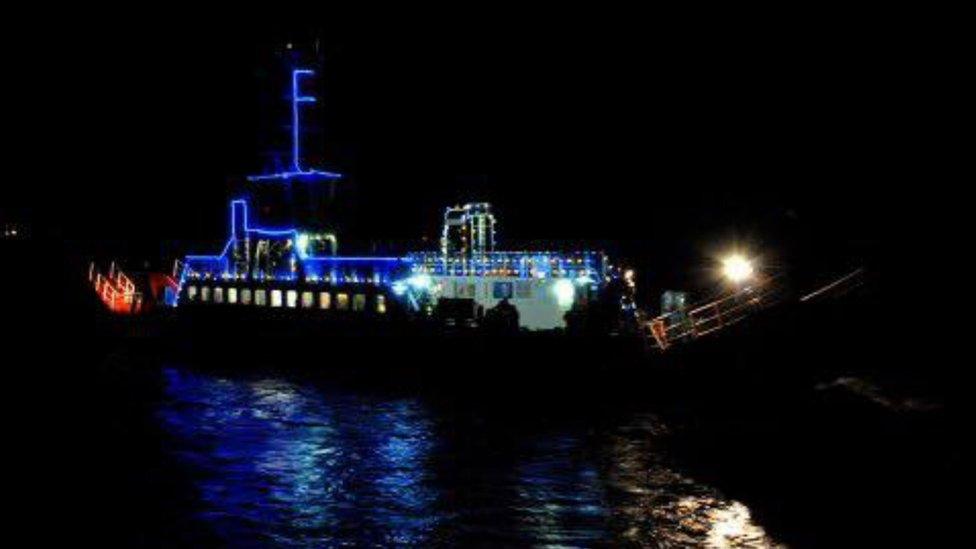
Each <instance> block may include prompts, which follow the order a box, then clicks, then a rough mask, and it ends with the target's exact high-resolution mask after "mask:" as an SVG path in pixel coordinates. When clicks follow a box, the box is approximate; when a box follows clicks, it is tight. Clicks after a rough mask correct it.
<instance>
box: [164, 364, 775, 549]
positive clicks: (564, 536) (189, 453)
mask: <svg viewBox="0 0 976 549" xmlns="http://www.w3.org/2000/svg"><path fill="white" fill-rule="evenodd" d="M164 374H165V388H164V395H165V398H164V400H163V402H162V404H161V406H160V408H159V410H158V413H157V416H158V419H159V420H160V422H161V424H162V426H163V428H164V431H165V432H166V433H168V435H169V440H167V451H169V452H172V453H174V454H175V455H176V456H177V457H178V458H179V461H180V462H181V463H183V464H184V465H185V468H186V470H187V471H188V475H189V476H190V477H191V481H192V483H193V485H194V486H195V487H196V490H197V492H198V493H199V501H200V505H199V509H198V510H196V511H195V512H196V513H197V516H198V519H200V522H202V523H203V524H205V525H206V527H207V528H208V529H210V530H212V531H213V532H215V533H216V534H217V535H218V536H219V537H221V538H223V539H225V540H227V541H228V542H233V544H234V545H240V544H241V543H242V542H243V543H245V544H246V543H257V544H274V545H279V546H309V545H316V546H321V545H325V546H332V545H346V544H352V545H378V546H389V545H414V546H430V545H453V544H458V543H464V542H468V541H479V540H482V539H483V538H484V539H489V540H495V541H497V542H499V543H502V544H516V545H535V546H551V547H562V546H593V545H602V544H606V543H608V542H619V543H627V544H633V545H639V546H663V547H683V546H703V547H718V548H721V547H773V546H775V543H774V542H773V540H771V539H770V538H769V537H768V536H767V535H766V533H765V532H764V531H763V530H762V528H761V527H759V526H758V525H756V524H755V523H754V522H753V521H752V519H751V517H750V513H749V509H748V508H747V507H746V506H745V505H743V504H742V503H739V502H736V501H731V500H728V499H725V498H723V497H722V496H721V494H719V493H718V492H717V491H716V490H715V489H713V488H711V487H709V486H706V485H702V484H700V483H697V482H695V481H694V480H692V479H690V478H687V477H685V476H683V475H681V474H680V473H678V472H676V471H674V470H673V469H672V468H670V467H669V466H668V465H667V464H666V463H665V459H664V456H665V455H666V454H665V452H664V450H663V448H661V447H659V446H660V444H659V441H660V440H661V439H662V435H663V434H665V433H664V431H665V429H664V426H663V425H662V424H661V422H660V420H658V419H657V418H656V417H654V416H652V415H647V416H636V417H630V418H629V419H628V420H627V421H625V422H623V423H621V424H619V425H613V426H611V427H609V428H608V429H605V431H606V432H604V433H596V434H594V433H592V432H583V431H581V430H579V429H568V428H567V429H556V430H555V431H556V432H552V433H539V434H533V435H532V436H529V437H523V438H525V439H526V440H520V441H519V443H518V444H516V448H514V449H507V450H504V451H503V452H504V455H502V456H487V455H482V450H480V449H478V448H482V447H480V446H477V445H476V446H475V448H476V449H475V450H465V449H464V448H466V447H465V446H464V445H463V444H461V445H459V444H457V440H455V439H458V438H461V439H470V438H471V437H482V436H487V437H490V436H491V435H490V434H485V433H482V432H479V431H478V427H477V425H475V426H471V425H461V426H458V425H456V424H451V423H450V421H451V419H450V418H437V417H434V415H433V412H431V411H430V409H428V408H427V407H426V406H425V405H424V404H423V403H422V402H421V401H420V400H417V399H413V398H381V397H376V396H364V395H357V394H350V393H341V392H340V393H338V394H332V393H331V392H326V391H323V390H321V389H319V388H316V387H314V386H307V385H302V384H297V383H290V382H287V381H283V380H278V379H260V380H245V379H223V378H219V377H214V376H209V375H205V374H200V373H192V372H187V371H183V370H179V369H175V368H169V369H165V370H164ZM445 424H449V425H445ZM458 448H461V449H460V450H459V449H458ZM458 452H460V453H461V454H464V453H465V452H468V453H472V454H475V455H458ZM509 454H511V455H509ZM472 463H474V464H475V465H471V464H472ZM458 484H460V485H458ZM476 486H481V487H488V488H486V489H485V490H483V491H484V492H485V493H486V494H487V495H484V496H483V497H478V498H475V499H472V500H468V499H465V498H464V497H459V494H463V492H465V491H466V490H469V489H473V488H472V487H476ZM486 521H487V522H486ZM614 544H615V543H614Z"/></svg>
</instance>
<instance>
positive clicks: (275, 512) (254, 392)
mask: <svg viewBox="0 0 976 549" xmlns="http://www.w3.org/2000/svg"><path fill="white" fill-rule="evenodd" d="M165 374H166V387H165V394H166V397H167V399H166V400H165V401H164V403H163V406H162V407H161V409H160V410H159V413H158V416H159V418H160V419H161V421H162V423H163V426H164V428H165V429H166V430H167V431H168V432H169V433H171V434H173V435H174V438H175V441H174V444H175V445H176V446H177V448H178V450H177V451H178V453H179V456H180V458H182V460H183V461H184V462H185V463H187V464H188V465H189V466H190V468H191V470H192V472H193V474H194V475H195V476H196V477H197V478H196V485H197V487H198V489H199V491H200V498H201V500H202V503H203V510H202V511H201V513H200V514H201V518H202V519H203V520H204V521H206V522H207V523H208V524H209V525H210V526H211V527H212V528H213V529H214V530H215V531H216V532H217V533H218V535H220V536H221V537H223V538H225V539H227V540H254V541H259V542H260V541H263V542H273V543H275V544H278V545H306V544H314V543H329V542H336V543H338V542H340V541H343V540H346V539H363V540H371V541H372V542H374V543H381V544H394V543H395V544H401V545H403V544H405V545H420V544H423V543H424V542H425V540H427V539H428V537H429V535H430V533H431V531H432V529H433V528H434V527H435V526H436V525H437V524H438V522H439V521H440V517H439V516H438V515H437V514H436V513H435V512H434V511H433V509H431V504H432V503H433V502H434V500H435V499H436V494H435V492H434V491H433V489H432V488H431V486H430V484H429V482H428V481H429V479H428V478H427V475H428V472H427V471H426V469H425V462H426V460H427V458H428V455H429V454H430V451H431V448H432V443H431V425H430V421H429V419H428V418H427V416H426V415H425V412H424V411H423V409H422V408H421V407H420V406H419V405H418V404H417V403H416V402H414V401H410V400H395V401H387V402H369V401H366V400H363V399H357V398H353V397H348V396H338V397H326V396H325V395H322V394H320V393H318V392H316V391H314V390H311V389H308V388H303V387H299V386H296V385H292V384H290V383H287V382H283V381H279V380H260V381H250V382H248V381H229V380H226V379H219V378H211V377H207V376H203V375H199V374H193V373H186V372H181V371H178V370H175V369H167V370H166V371H165Z"/></svg>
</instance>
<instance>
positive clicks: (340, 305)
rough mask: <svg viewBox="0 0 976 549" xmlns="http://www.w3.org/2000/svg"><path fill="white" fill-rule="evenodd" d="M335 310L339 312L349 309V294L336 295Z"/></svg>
mask: <svg viewBox="0 0 976 549" xmlns="http://www.w3.org/2000/svg"><path fill="white" fill-rule="evenodd" d="M336 309H339V310H340V311H346V310H348V309H349V294H336Z"/></svg>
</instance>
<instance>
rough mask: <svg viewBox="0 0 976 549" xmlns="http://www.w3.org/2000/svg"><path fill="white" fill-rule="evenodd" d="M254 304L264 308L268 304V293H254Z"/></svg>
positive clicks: (257, 291) (264, 291)
mask: <svg viewBox="0 0 976 549" xmlns="http://www.w3.org/2000/svg"><path fill="white" fill-rule="evenodd" d="M254 304H255V305H258V306H261V307H264V306H265V305H267V304H268V292H267V291H266V290H255V291H254Z"/></svg>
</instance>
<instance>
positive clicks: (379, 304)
mask: <svg viewBox="0 0 976 549" xmlns="http://www.w3.org/2000/svg"><path fill="white" fill-rule="evenodd" d="M376 312H377V313H378V314H381V315H382V314H386V296H385V295H377V296H376Z"/></svg>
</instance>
